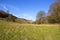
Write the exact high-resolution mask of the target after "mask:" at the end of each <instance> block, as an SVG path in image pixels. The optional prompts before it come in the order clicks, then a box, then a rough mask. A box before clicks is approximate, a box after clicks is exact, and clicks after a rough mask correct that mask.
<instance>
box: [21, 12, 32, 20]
mask: <svg viewBox="0 0 60 40" xmlns="http://www.w3.org/2000/svg"><path fill="white" fill-rule="evenodd" d="M22 18H25V19H28V20H33V17H32V16H31V15H30V14H27V13H24V14H22Z"/></svg>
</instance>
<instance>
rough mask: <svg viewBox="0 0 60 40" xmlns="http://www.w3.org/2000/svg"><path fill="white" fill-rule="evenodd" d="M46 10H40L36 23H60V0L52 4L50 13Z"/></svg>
mask: <svg viewBox="0 0 60 40" xmlns="http://www.w3.org/2000/svg"><path fill="white" fill-rule="evenodd" d="M45 14H46V13H45V12H44V11H39V12H38V14H37V16H36V22H35V23H36V24H48V23H49V24H55V23H60V0H56V1H55V2H54V3H53V4H51V5H50V8H49V10H48V15H47V16H46V15H45Z"/></svg>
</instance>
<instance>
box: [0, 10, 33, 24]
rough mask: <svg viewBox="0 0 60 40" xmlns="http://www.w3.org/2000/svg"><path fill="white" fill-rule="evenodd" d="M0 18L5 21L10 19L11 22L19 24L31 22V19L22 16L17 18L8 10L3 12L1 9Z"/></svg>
mask: <svg viewBox="0 0 60 40" xmlns="http://www.w3.org/2000/svg"><path fill="white" fill-rule="evenodd" d="M0 20H5V21H12V22H18V23H21V24H25V23H26V24H31V23H33V21H32V20H27V19H24V18H18V17H16V16H14V15H12V14H10V13H8V12H5V11H3V10H0Z"/></svg>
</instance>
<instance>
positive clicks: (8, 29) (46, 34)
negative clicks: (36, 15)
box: [0, 20, 60, 40]
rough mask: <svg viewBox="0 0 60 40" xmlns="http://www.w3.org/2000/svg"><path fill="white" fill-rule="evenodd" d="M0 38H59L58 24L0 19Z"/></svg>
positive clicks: (15, 39) (40, 39) (10, 39)
mask: <svg viewBox="0 0 60 40" xmlns="http://www.w3.org/2000/svg"><path fill="white" fill-rule="evenodd" d="M0 40H60V25H59V24H40V25H37V24H19V23H13V22H6V21H1V20H0Z"/></svg>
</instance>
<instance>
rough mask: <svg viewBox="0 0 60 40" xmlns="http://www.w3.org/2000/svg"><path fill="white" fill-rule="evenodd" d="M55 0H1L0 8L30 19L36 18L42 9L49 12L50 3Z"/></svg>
mask: <svg viewBox="0 0 60 40" xmlns="http://www.w3.org/2000/svg"><path fill="white" fill-rule="evenodd" d="M53 2H55V0H0V9H1V10H5V11H6V10H8V9H9V11H10V13H11V14H13V15H15V16H17V17H19V18H25V19H29V20H35V19H36V15H37V13H38V12H39V11H40V10H43V11H45V12H46V13H48V10H49V7H50V5H51V4H52V3H53Z"/></svg>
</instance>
